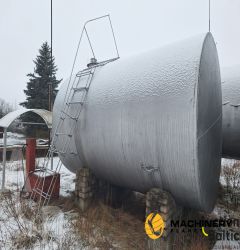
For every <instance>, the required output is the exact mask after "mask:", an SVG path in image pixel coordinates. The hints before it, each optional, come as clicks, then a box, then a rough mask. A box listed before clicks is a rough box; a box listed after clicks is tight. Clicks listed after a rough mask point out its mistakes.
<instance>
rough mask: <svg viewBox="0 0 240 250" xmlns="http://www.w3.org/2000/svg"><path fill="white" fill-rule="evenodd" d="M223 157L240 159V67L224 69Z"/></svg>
mask: <svg viewBox="0 0 240 250" xmlns="http://www.w3.org/2000/svg"><path fill="white" fill-rule="evenodd" d="M222 94H223V156H224V157H228V158H234V159H240V66H239V65H238V66H233V67H230V68H223V69H222Z"/></svg>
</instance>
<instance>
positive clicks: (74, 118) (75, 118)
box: [61, 110, 78, 121]
mask: <svg viewBox="0 0 240 250" xmlns="http://www.w3.org/2000/svg"><path fill="white" fill-rule="evenodd" d="M61 112H62V113H63V114H65V115H67V116H68V117H69V118H71V119H73V120H75V121H77V120H78V118H77V117H73V116H71V115H69V114H68V113H67V112H65V111H63V110H62V111H61ZM62 118H64V117H62ZM64 119H65V118H64Z"/></svg>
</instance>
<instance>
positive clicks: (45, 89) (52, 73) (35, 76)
mask: <svg viewBox="0 0 240 250" xmlns="http://www.w3.org/2000/svg"><path fill="white" fill-rule="evenodd" d="M33 62H34V64H35V68H34V73H30V74H28V75H27V76H28V77H29V81H28V82H27V89H25V90H24V93H25V94H26V96H27V98H26V101H25V102H22V103H20V105H22V106H23V107H25V108H37V109H47V110H48V109H49V84H51V86H52V103H53V101H54V100H55V97H56V95H57V87H58V84H59V83H60V82H61V81H62V80H57V79H56V72H57V66H56V65H55V58H54V57H53V59H51V48H50V47H49V45H48V43H47V42H45V43H43V45H42V46H41V48H40V50H39V55H38V56H37V58H36V60H34V61H33Z"/></svg>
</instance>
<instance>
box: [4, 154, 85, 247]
mask: <svg viewBox="0 0 240 250" xmlns="http://www.w3.org/2000/svg"><path fill="white" fill-rule="evenodd" d="M58 162H59V158H58V157H54V159H53V165H54V167H56V166H57V164H58ZM42 163H43V158H38V159H36V164H38V165H41V164H42ZM24 165H25V161H22V159H21V157H19V159H18V160H16V159H15V160H14V161H9V162H7V165H6V185H5V186H6V189H9V190H11V191H13V192H14V191H20V190H21V188H22V187H23V185H24V176H25V174H24V171H23V169H25V167H24ZM0 169H1V171H0V183H2V165H1V164H0ZM60 173H61V187H60V195H61V196H63V197H68V196H70V193H71V192H72V191H74V188H75V183H74V178H75V174H73V173H71V172H70V171H69V170H68V169H67V168H66V167H65V166H64V165H62V167H61V170H60ZM12 199H13V200H14V202H13V203H12V204H9V203H11V199H10V200H8V199H4V198H2V197H1V199H0V206H1V210H0V249H15V247H16V248H17V247H19V245H18V243H16V242H18V241H19V242H21V241H22V240H23V239H22V237H23V236H22V234H23V235H24V232H25V231H26V230H29V231H28V235H32V238H34V237H37V236H36V235H37V234H36V232H41V237H42V238H43V240H41V241H37V240H36V242H37V243H36V244H33V246H32V247H31V249H59V246H62V245H64V244H65V243H66V242H65V241H67V240H68V238H67V237H68V236H67V235H69V234H72V232H71V230H72V229H71V227H70V226H69V223H70V218H71V217H72V215H74V212H73V211H69V212H63V211H62V210H61V209H60V208H59V207H57V206H46V207H44V208H43V209H42V212H43V218H44V221H43V223H42V227H41V228H37V226H36V225H35V223H34V222H31V221H29V220H27V219H26V218H24V216H23V215H22V210H21V205H20V204H21V202H20V197H19V192H14V193H13V194H12ZM27 202H29V200H27ZM33 206H34V204H33ZM9 207H12V209H11V210H10V211H9V210H8V208H9ZM14 211H16V214H19V218H18V219H16V216H15V215H14ZM19 225H20V226H19ZM19 230H20V231H23V233H22V234H21V235H19V237H20V238H19V239H18V235H15V236H14V237H15V239H14V241H15V244H17V245H15V246H12V241H13V235H14V234H15V233H16V232H20V231H19ZM26 241H27V239H26ZM75 241H76V244H78V247H79V246H80V245H81V242H78V239H75ZM19 244H20V243H19ZM79 244H80V245H79ZM20 246H21V244H20ZM78 247H76V248H73V249H79V248H78ZM20 249H21V247H20Z"/></svg>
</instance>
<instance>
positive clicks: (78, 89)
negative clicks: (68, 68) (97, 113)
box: [72, 87, 89, 91]
mask: <svg viewBox="0 0 240 250" xmlns="http://www.w3.org/2000/svg"><path fill="white" fill-rule="evenodd" d="M88 89H89V88H88V87H76V88H72V90H73V91H83V90H85V91H88Z"/></svg>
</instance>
